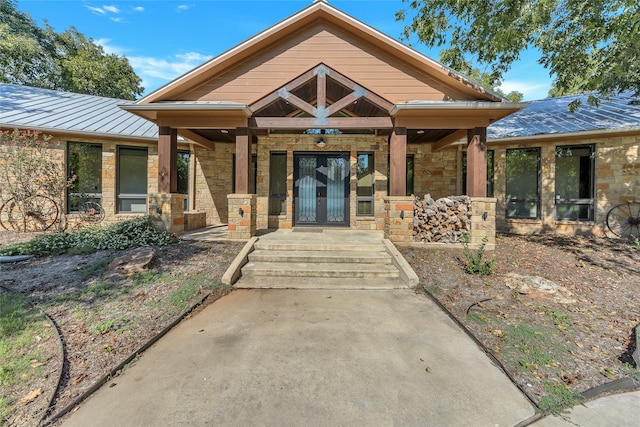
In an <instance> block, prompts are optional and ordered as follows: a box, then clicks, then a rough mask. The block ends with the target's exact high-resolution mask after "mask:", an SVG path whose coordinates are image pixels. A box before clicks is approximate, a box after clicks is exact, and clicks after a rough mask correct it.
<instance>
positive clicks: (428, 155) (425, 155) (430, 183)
mask: <svg viewBox="0 0 640 427" xmlns="http://www.w3.org/2000/svg"><path fill="white" fill-rule="evenodd" d="M409 154H413V155H414V162H415V163H414V172H413V180H414V183H413V188H414V193H415V195H416V196H424V195H425V194H431V197H433V198H434V199H439V198H441V197H447V196H453V195H457V194H459V193H458V192H457V191H456V189H457V183H458V180H459V177H458V175H459V174H458V169H459V166H458V150H457V148H456V147H451V148H446V149H443V150H440V151H436V152H435V153H434V152H432V149H431V145H430V144H409V145H408V146H407V155H409Z"/></svg>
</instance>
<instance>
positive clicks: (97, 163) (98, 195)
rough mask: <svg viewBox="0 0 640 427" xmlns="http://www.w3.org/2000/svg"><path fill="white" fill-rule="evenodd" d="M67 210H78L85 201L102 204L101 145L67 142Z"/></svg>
mask: <svg viewBox="0 0 640 427" xmlns="http://www.w3.org/2000/svg"><path fill="white" fill-rule="evenodd" d="M67 173H68V177H69V179H71V185H70V186H69V188H68V189H67V211H68V212H78V211H79V210H80V209H81V207H80V205H81V204H82V203H85V202H94V203H98V204H100V205H101V204H102V146H101V145H100V144H89V143H85V142H69V143H68V144H67Z"/></svg>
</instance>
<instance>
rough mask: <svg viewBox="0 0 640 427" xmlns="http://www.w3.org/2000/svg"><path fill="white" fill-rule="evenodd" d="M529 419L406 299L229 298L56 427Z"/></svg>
mask: <svg viewBox="0 0 640 427" xmlns="http://www.w3.org/2000/svg"><path fill="white" fill-rule="evenodd" d="M533 415H534V408H533V406H532V405H531V404H530V403H529V401H528V400H527V399H526V398H525V397H524V396H523V395H522V394H521V392H520V391H519V390H518V389H517V388H516V387H515V386H514V385H513V384H512V383H511V382H510V381H509V380H508V378H507V377H506V376H505V375H504V374H503V373H502V372H501V371H500V370H499V369H498V368H497V367H496V366H494V365H493V364H492V363H491V361H490V359H489V358H488V357H487V356H486V355H485V354H484V353H483V352H482V351H481V350H480V349H479V348H478V347H477V346H476V345H475V344H474V343H473V341H472V340H471V339H470V338H469V337H468V336H467V335H466V334H465V333H464V332H463V331H462V330H460V328H459V327H458V326H456V324H454V323H453V322H452V321H451V320H450V319H449V317H448V316H447V315H446V314H445V313H443V312H442V311H441V310H440V309H439V308H438V307H437V306H436V305H435V304H434V303H433V302H432V301H430V300H429V299H428V298H426V297H425V296H423V295H419V294H416V293H414V292H412V291H410V290H406V289H401V290H389V291H345V290H236V291H234V292H233V293H231V294H230V295H228V296H226V297H224V298H222V299H221V300H218V301H217V302H215V303H214V304H212V305H210V306H208V307H207V308H206V309H204V310H203V311H202V312H200V313H198V314H197V315H195V316H194V317H192V318H190V319H187V320H186V321H184V322H182V323H181V324H180V325H179V326H177V327H176V328H175V329H174V330H172V331H171V332H170V333H169V334H167V335H166V336H165V337H163V338H162V339H161V340H160V341H159V342H158V343H156V345H154V346H153V347H152V348H151V349H149V350H148V351H147V352H146V353H144V355H142V357H141V358H140V360H139V361H138V362H137V363H135V364H134V365H133V366H131V367H129V368H128V369H127V370H126V371H125V372H124V373H123V374H122V375H121V376H119V377H117V378H114V379H113V380H112V381H110V382H108V383H107V385H105V386H104V387H102V388H101V389H100V390H99V391H98V392H96V393H95V394H94V395H93V396H92V397H91V398H89V399H88V400H87V401H86V402H85V403H84V404H83V405H81V406H80V408H79V409H78V410H77V411H76V412H74V413H73V414H71V416H70V417H68V418H67V419H66V420H65V422H64V424H63V425H64V426H83V427H84V426H88V425H91V426H114V425H116V426H183V425H216V426H218V425H223V426H224V425H229V426H249V425H251V426H253V425H264V426H300V425H305V426H316V425H317V426H326V425H331V426H335V425H349V426H358V425H367V426H372V425H408V426H418V425H424V426H469V425H473V426H491V427H494V426H513V425H515V424H518V423H519V422H520V421H522V420H524V419H527V418H529V417H531V416H533Z"/></svg>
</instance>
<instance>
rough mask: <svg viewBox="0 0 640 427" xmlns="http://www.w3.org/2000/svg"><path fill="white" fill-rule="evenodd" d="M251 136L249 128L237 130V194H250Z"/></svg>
mask: <svg viewBox="0 0 640 427" xmlns="http://www.w3.org/2000/svg"><path fill="white" fill-rule="evenodd" d="M250 167H251V134H250V132H249V129H248V128H237V129H236V194H249V170H250Z"/></svg>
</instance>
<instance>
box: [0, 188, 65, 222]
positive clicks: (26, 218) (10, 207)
mask: <svg viewBox="0 0 640 427" xmlns="http://www.w3.org/2000/svg"><path fill="white" fill-rule="evenodd" d="M5 209H6V221H3V223H2V226H3V227H4V228H5V229H9V228H7V223H8V225H9V227H10V229H12V230H15V231H43V230H47V229H48V228H50V227H51V226H52V225H53V224H55V223H56V221H57V220H58V215H59V213H60V211H59V209H58V205H57V204H56V202H55V201H54V200H53V199H52V198H50V197H47V196H42V195H36V196H32V197H27V198H25V199H24V200H20V201H18V200H16V199H15V198H12V199H9V200H7V203H5V205H4V206H3V207H2V210H3V213H4V211H5ZM3 216H4V215H3Z"/></svg>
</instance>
